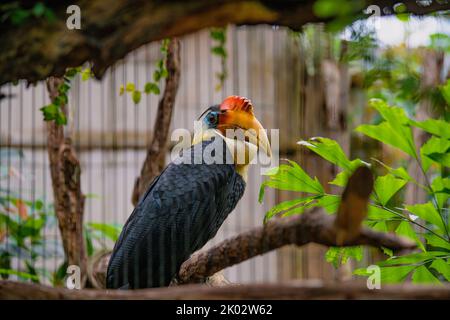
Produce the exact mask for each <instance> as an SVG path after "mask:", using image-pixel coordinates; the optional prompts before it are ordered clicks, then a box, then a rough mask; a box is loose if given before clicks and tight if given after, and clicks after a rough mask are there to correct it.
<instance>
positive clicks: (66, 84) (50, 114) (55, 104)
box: [40, 67, 92, 125]
mask: <svg viewBox="0 0 450 320" xmlns="http://www.w3.org/2000/svg"><path fill="white" fill-rule="evenodd" d="M77 74H80V75H81V80H83V81H87V80H88V79H90V78H91V77H92V71H91V68H84V69H83V68H82V67H76V68H68V69H67V70H66V73H65V74H64V76H63V78H64V81H63V83H61V85H60V86H59V88H58V95H57V96H56V97H55V98H54V99H53V101H52V102H51V103H50V104H48V105H46V106H43V107H42V108H41V109H40V110H41V111H42V114H43V115H44V121H53V120H54V121H55V122H56V124H58V125H65V124H67V117H66V115H65V114H64V111H63V109H62V107H63V106H65V105H67V103H68V102H69V97H68V92H69V90H70V87H71V82H72V80H73V78H75V76H76V75H77Z"/></svg>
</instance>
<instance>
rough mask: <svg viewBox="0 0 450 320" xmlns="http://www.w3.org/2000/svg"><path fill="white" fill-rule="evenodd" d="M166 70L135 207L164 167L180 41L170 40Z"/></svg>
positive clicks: (135, 192)
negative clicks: (164, 83)
mask: <svg viewBox="0 0 450 320" xmlns="http://www.w3.org/2000/svg"><path fill="white" fill-rule="evenodd" d="M166 68H167V71H168V76H167V78H166V86H165V88H164V93H163V96H162V98H161V100H160V101H159V104H158V111H157V114H156V119H155V125H154V126H153V135H152V141H151V143H150V146H149V148H148V150H147V156H146V158H145V161H144V163H143V165H142V169H141V174H140V176H139V177H138V178H137V179H136V182H135V185H134V189H133V195H132V199H131V202H132V203H133V205H135V206H136V205H137V203H138V200H139V197H140V196H141V195H142V194H143V193H144V192H145V191H146V190H147V187H148V185H149V184H150V183H151V182H152V180H153V179H154V178H155V177H156V176H157V175H159V174H160V173H161V171H162V169H163V168H164V165H165V161H164V158H165V156H166V153H167V140H168V137H169V129H170V123H171V121H172V113H173V107H174V105H175V97H176V95H177V91H178V85H179V82H180V41H179V40H178V39H176V38H174V39H172V40H170V43H169V50H168V53H167V60H166Z"/></svg>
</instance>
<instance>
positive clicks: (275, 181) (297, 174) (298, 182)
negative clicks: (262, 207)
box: [259, 160, 324, 202]
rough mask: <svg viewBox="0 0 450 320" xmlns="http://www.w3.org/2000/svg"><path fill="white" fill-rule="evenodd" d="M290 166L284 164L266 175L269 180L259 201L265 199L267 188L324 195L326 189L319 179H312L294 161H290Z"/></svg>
mask: <svg viewBox="0 0 450 320" xmlns="http://www.w3.org/2000/svg"><path fill="white" fill-rule="evenodd" d="M288 162H289V164H290V165H286V164H282V165H280V166H279V167H276V168H272V169H270V170H268V172H266V173H265V175H266V176H268V177H269V180H266V181H264V182H263V183H262V184H261V188H260V193H259V201H260V202H261V201H262V198H263V197H264V189H265V187H270V188H274V189H279V190H287V191H297V192H306V193H313V194H323V193H324V189H323V186H322V185H321V184H320V182H319V181H318V180H317V178H315V179H312V178H311V177H310V176H308V175H307V174H306V173H305V171H304V170H303V169H302V168H301V167H300V166H299V165H298V164H297V163H295V162H294V161H289V160H288Z"/></svg>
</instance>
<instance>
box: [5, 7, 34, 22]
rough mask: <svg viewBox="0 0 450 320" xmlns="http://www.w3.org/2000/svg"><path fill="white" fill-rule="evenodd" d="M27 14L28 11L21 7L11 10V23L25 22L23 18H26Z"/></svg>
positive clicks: (28, 13) (28, 14)
mask: <svg viewBox="0 0 450 320" xmlns="http://www.w3.org/2000/svg"><path fill="white" fill-rule="evenodd" d="M29 16H30V12H28V11H27V10H23V9H16V10H13V11H12V13H11V15H10V19H11V23H12V24H13V25H20V24H22V23H23V22H25V20H27V19H28V17H29Z"/></svg>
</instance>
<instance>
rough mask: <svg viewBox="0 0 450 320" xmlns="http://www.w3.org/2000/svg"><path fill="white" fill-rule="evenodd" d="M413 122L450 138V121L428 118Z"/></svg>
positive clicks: (436, 134) (440, 135) (421, 127)
mask: <svg viewBox="0 0 450 320" xmlns="http://www.w3.org/2000/svg"><path fill="white" fill-rule="evenodd" d="M411 123H412V124H413V125H414V126H416V127H418V128H420V129H422V130H424V131H426V132H428V133H431V134H433V135H435V136H438V137H442V138H445V139H450V123H448V122H446V121H444V120H440V119H427V120H424V121H411Z"/></svg>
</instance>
